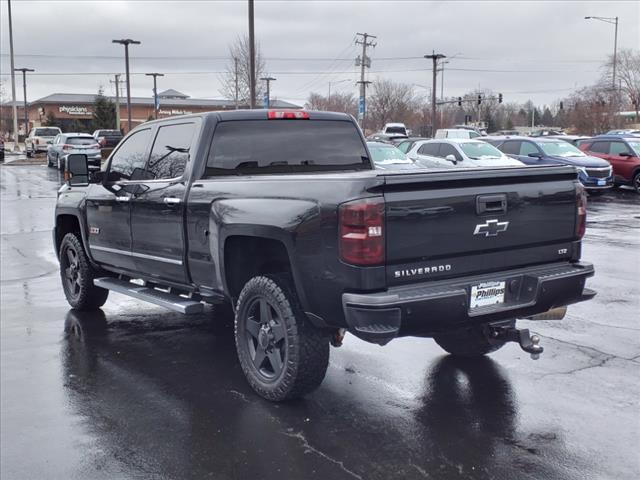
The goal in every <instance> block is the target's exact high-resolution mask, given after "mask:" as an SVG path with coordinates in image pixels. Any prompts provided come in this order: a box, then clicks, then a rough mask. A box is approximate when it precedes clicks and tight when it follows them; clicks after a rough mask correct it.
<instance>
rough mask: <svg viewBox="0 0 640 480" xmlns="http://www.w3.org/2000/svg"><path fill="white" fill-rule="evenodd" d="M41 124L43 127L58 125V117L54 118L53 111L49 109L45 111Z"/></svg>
mask: <svg viewBox="0 0 640 480" xmlns="http://www.w3.org/2000/svg"><path fill="white" fill-rule="evenodd" d="M43 125H44V126H45V127H59V126H60V125H59V122H58V119H57V118H56V115H55V113H53V112H52V111H51V110H49V111H48V112H47V116H46V117H45V119H44V123H43Z"/></svg>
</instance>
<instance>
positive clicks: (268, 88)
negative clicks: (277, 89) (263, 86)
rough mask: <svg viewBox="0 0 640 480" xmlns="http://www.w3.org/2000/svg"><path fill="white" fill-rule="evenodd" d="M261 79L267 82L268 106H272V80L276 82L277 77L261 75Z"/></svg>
mask: <svg viewBox="0 0 640 480" xmlns="http://www.w3.org/2000/svg"><path fill="white" fill-rule="evenodd" d="M260 80H262V81H264V82H267V108H271V89H270V85H271V82H274V81H275V80H276V79H275V78H273V77H261V78H260Z"/></svg>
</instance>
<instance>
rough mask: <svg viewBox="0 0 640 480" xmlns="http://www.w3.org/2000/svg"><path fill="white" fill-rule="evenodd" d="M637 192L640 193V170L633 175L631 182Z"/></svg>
mask: <svg viewBox="0 0 640 480" xmlns="http://www.w3.org/2000/svg"><path fill="white" fill-rule="evenodd" d="M631 185H632V186H633V189H634V190H635V191H636V193H640V172H638V173H636V174H635V175H634V176H633V183H632V184H631Z"/></svg>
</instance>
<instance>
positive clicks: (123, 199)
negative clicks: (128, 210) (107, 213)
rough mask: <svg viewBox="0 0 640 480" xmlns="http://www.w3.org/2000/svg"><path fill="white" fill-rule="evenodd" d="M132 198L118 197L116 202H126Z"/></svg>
mask: <svg viewBox="0 0 640 480" xmlns="http://www.w3.org/2000/svg"><path fill="white" fill-rule="evenodd" d="M129 200H131V197H116V202H120V203H126V202H128V201H129Z"/></svg>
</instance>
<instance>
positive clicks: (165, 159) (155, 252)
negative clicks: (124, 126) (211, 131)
mask: <svg viewBox="0 0 640 480" xmlns="http://www.w3.org/2000/svg"><path fill="white" fill-rule="evenodd" d="M197 122H199V120H198V119H189V120H184V121H182V122H180V123H174V124H169V125H162V126H160V127H159V128H158V130H157V133H156V135H155V139H154V141H153V146H152V148H151V154H150V156H149V161H148V163H147V165H146V169H145V172H144V174H143V177H144V178H145V180H144V181H142V182H141V187H142V188H141V189H140V192H139V193H137V194H136V195H135V196H134V197H133V199H132V201H131V230H132V252H133V255H134V258H135V262H136V269H137V270H139V271H141V272H145V273H146V274H147V275H150V276H153V277H158V278H160V279H164V280H169V281H173V282H176V283H186V282H187V272H186V266H185V255H184V253H185V241H184V211H185V203H184V202H185V192H186V183H187V175H186V174H185V171H186V167H187V163H188V161H189V153H190V151H191V145H192V140H193V137H194V134H195V133H196V131H197V128H196V126H197Z"/></svg>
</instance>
